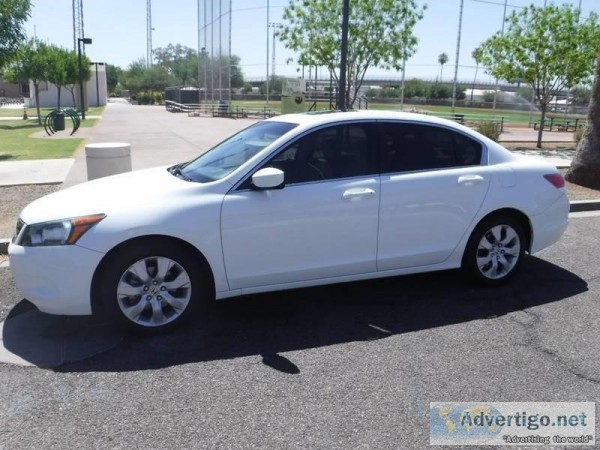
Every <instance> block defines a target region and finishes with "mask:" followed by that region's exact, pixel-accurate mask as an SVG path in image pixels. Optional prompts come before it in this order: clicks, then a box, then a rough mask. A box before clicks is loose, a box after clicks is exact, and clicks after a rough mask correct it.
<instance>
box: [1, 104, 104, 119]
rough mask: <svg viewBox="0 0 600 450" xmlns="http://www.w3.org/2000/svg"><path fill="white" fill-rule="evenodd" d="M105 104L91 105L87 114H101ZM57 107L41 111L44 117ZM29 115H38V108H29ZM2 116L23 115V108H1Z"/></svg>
mask: <svg viewBox="0 0 600 450" xmlns="http://www.w3.org/2000/svg"><path fill="white" fill-rule="evenodd" d="M104 108H105V107H104V106H94V107H90V108H89V109H88V110H87V111H86V114H87V115H89V116H101V115H102V112H103V111H104ZM55 109H56V108H41V109H40V112H41V115H42V117H46V116H47V115H48V113H50V112H51V111H54V110H55ZM27 115H28V116H29V117H36V116H37V109H36V108H27ZM0 117H19V118H21V117H23V108H0Z"/></svg>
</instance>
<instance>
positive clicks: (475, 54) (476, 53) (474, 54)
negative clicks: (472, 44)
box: [471, 47, 481, 103]
mask: <svg viewBox="0 0 600 450" xmlns="http://www.w3.org/2000/svg"><path fill="white" fill-rule="evenodd" d="M471 57H472V58H473V59H474V60H475V77H474V78H473V89H471V103H473V91H474V90H475V83H476V82H477V71H478V70H479V58H480V57H481V49H480V48H479V47H477V48H476V49H475V50H473V51H472V52H471Z"/></svg>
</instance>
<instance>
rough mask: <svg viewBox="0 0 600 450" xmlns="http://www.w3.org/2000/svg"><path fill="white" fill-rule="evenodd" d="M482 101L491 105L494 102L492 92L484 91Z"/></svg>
mask: <svg viewBox="0 0 600 450" xmlns="http://www.w3.org/2000/svg"><path fill="white" fill-rule="evenodd" d="M483 101H484V102H488V103H492V102H493V101H494V91H485V92H484V93H483Z"/></svg>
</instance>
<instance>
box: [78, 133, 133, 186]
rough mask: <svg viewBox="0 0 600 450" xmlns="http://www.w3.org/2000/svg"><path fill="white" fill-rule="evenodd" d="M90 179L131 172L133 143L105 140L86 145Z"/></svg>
mask: <svg viewBox="0 0 600 450" xmlns="http://www.w3.org/2000/svg"><path fill="white" fill-rule="evenodd" d="M85 156H86V164H87V174H88V180H94V179H96V178H101V177H107V176H109V175H116V174H118V173H123V172H131V144H126V143H123V142H104V143H99V144H87V145H86V146H85Z"/></svg>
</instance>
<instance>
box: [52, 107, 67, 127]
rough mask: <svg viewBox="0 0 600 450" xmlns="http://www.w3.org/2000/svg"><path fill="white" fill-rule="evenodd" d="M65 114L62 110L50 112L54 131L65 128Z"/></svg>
mask: <svg viewBox="0 0 600 450" xmlns="http://www.w3.org/2000/svg"><path fill="white" fill-rule="evenodd" d="M65 116H66V114H65V113H64V112H62V111H55V112H54V113H53V114H52V128H54V131H63V130H64V129H65Z"/></svg>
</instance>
